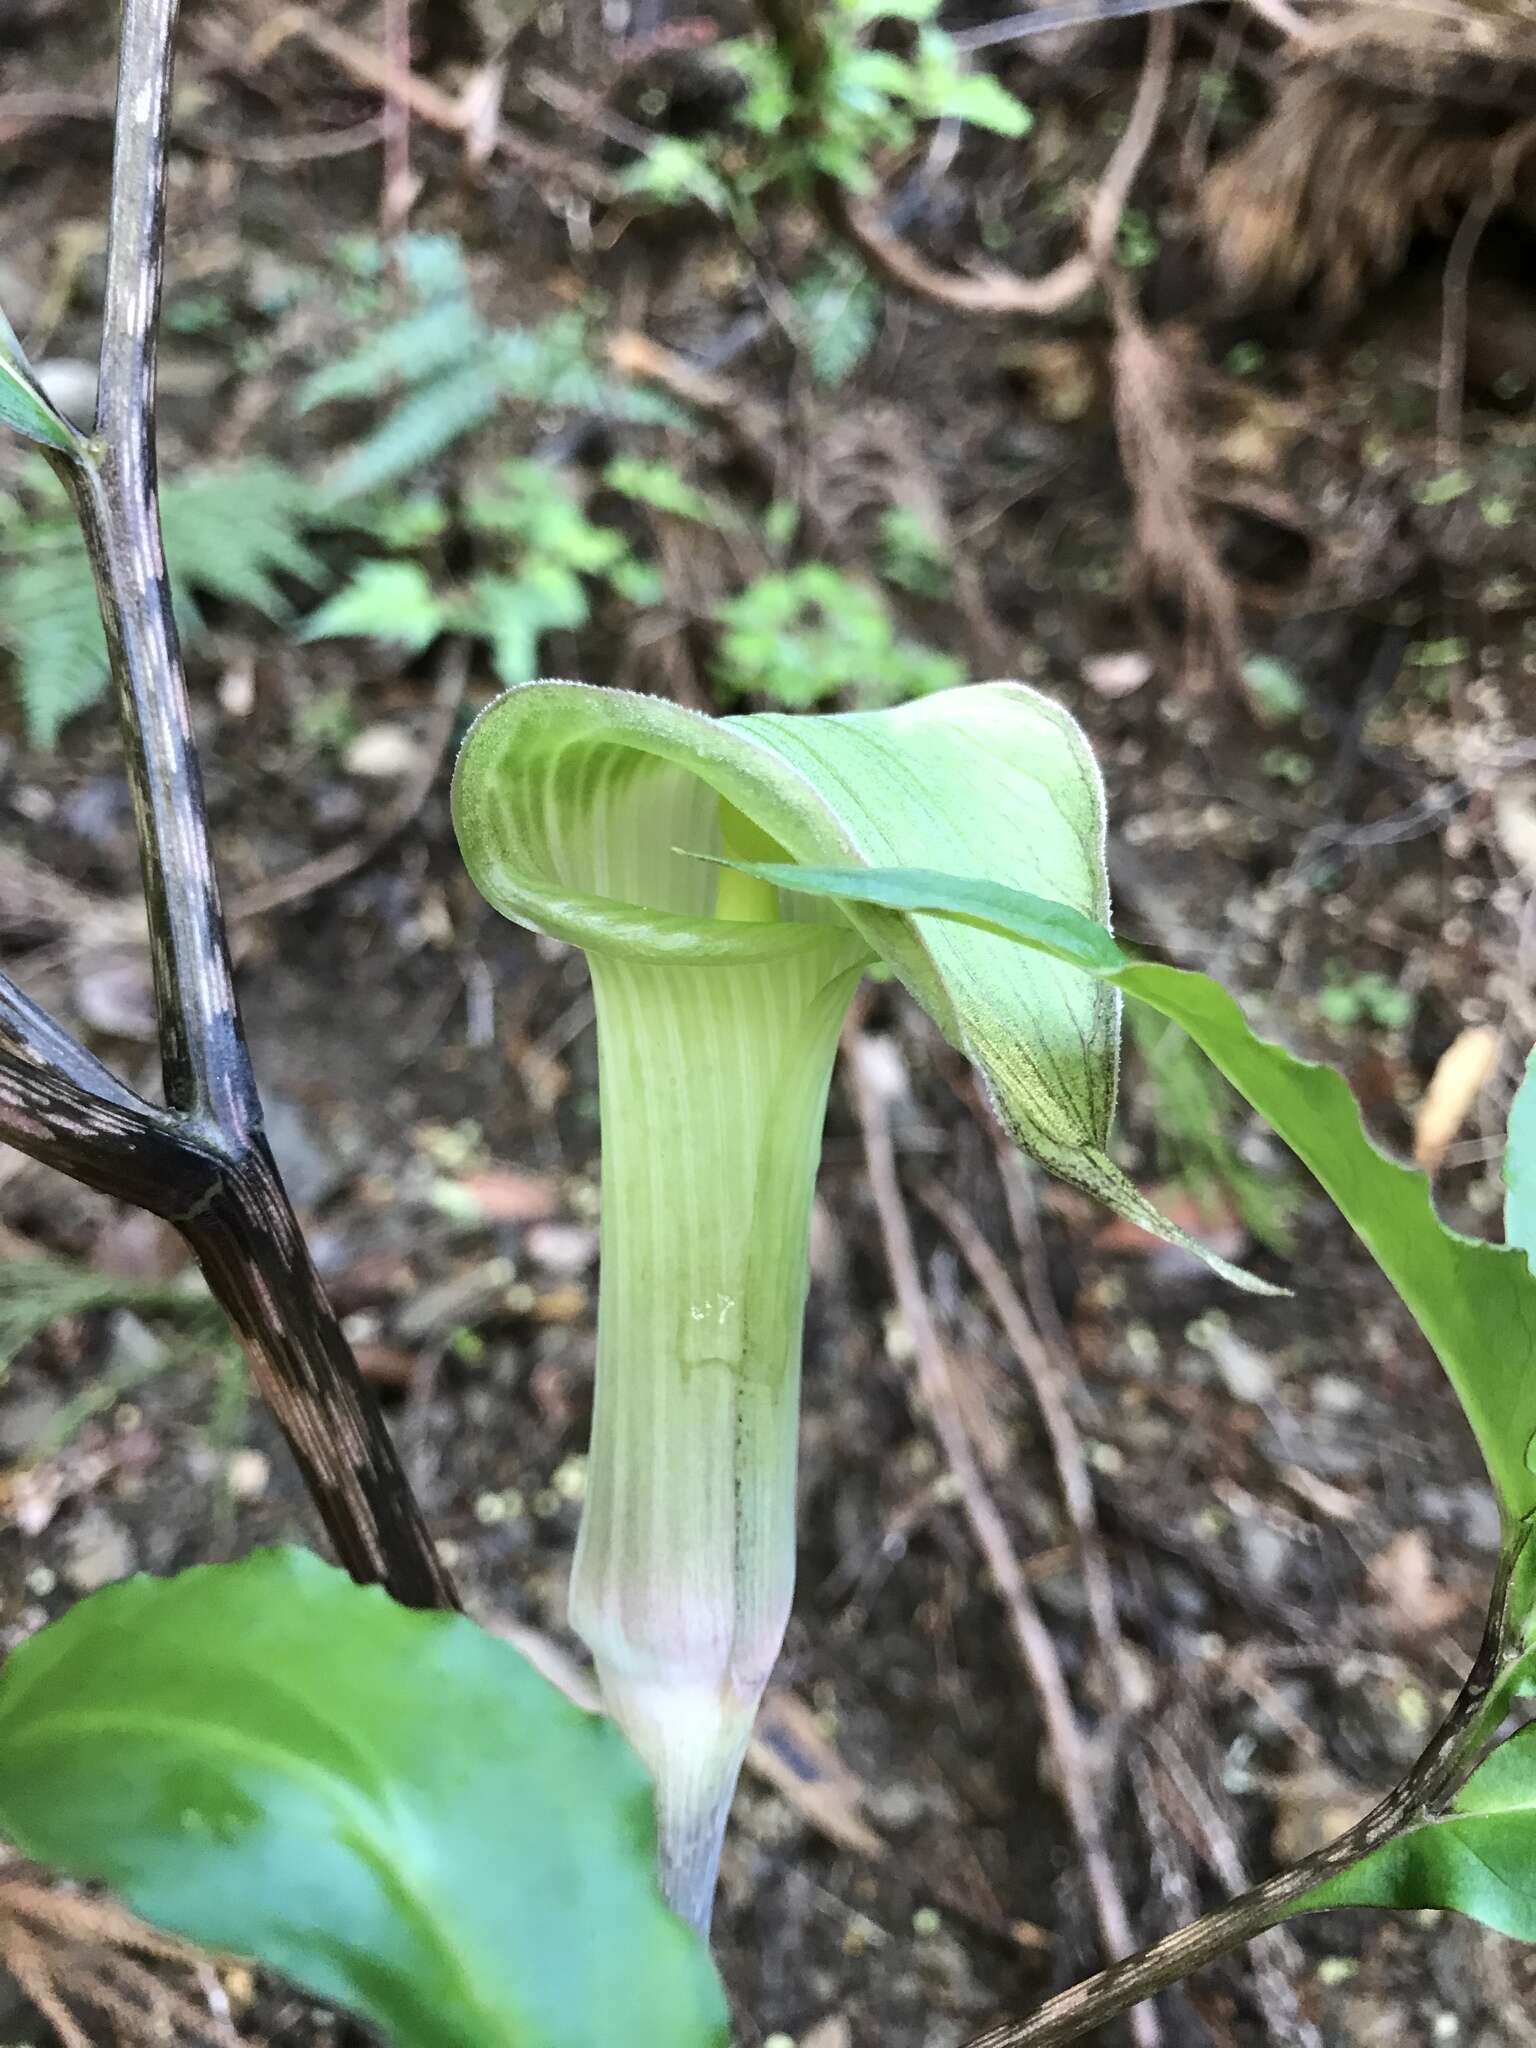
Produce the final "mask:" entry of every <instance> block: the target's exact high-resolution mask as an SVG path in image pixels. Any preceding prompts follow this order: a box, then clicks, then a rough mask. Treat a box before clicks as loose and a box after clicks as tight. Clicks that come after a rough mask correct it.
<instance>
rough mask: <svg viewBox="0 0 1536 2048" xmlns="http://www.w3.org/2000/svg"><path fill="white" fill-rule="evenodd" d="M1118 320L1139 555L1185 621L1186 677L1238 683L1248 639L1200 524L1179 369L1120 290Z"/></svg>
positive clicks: (1155, 594)
mask: <svg viewBox="0 0 1536 2048" xmlns="http://www.w3.org/2000/svg"><path fill="white" fill-rule="evenodd" d="M1110 303H1111V307H1112V310H1113V313H1114V319H1115V348H1114V357H1113V362H1114V375H1115V428H1116V432H1117V433H1118V435H1119V439H1120V460H1121V462H1122V464H1123V465H1124V468H1125V475H1126V481H1127V483H1128V484H1129V485H1130V488H1131V494H1132V497H1133V499H1134V501H1135V507H1136V513H1135V528H1136V552H1137V556H1138V558H1139V563H1140V568H1141V572H1142V575H1143V578H1144V580H1145V583H1146V586H1147V589H1146V595H1147V597H1148V599H1149V600H1151V608H1153V609H1155V607H1156V601H1157V600H1158V599H1163V600H1165V601H1166V600H1168V599H1172V600H1173V602H1174V603H1175V604H1176V605H1177V607H1178V611H1179V613H1180V614H1181V617H1182V643H1183V644H1182V661H1183V668H1184V674H1185V679H1186V681H1188V682H1189V683H1190V685H1191V686H1192V687H1194V688H1196V689H1202V688H1209V687H1210V685H1211V684H1212V683H1214V682H1216V681H1218V680H1220V679H1223V678H1227V677H1232V676H1235V675H1236V674H1237V673H1238V671H1239V670H1240V669H1241V667H1242V659H1243V636H1242V623H1241V619H1240V617H1239V612H1238V603H1237V592H1236V588H1235V586H1234V585H1233V582H1232V579H1231V577H1230V576H1229V575H1228V574H1227V572H1226V570H1225V569H1224V568H1223V567H1222V565H1221V563H1220V561H1219V560H1218V559H1217V556H1216V551H1215V548H1214V547H1213V546H1212V544H1211V540H1210V537H1209V535H1208V534H1207V532H1206V531H1205V528H1204V526H1203V525H1202V523H1201V520H1200V516H1199V512H1198V506H1199V502H1200V499H1199V492H1198V488H1197V485H1196V478H1195V452H1194V442H1193V438H1192V435H1191V432H1190V428H1189V424H1188V420H1187V418H1186V414H1185V402H1184V394H1183V390H1182V387H1181V380H1180V376H1179V368H1178V364H1177V362H1176V361H1175V360H1174V358H1173V356H1172V355H1171V354H1170V353H1169V350H1168V348H1167V347H1166V345H1165V344H1164V343H1163V342H1162V341H1160V340H1159V339H1158V338H1157V337H1156V336H1154V335H1153V334H1152V332H1151V331H1150V329H1149V328H1148V327H1147V326H1146V324H1145V323H1144V322H1143V321H1142V319H1141V317H1140V315H1139V314H1138V313H1137V312H1136V310H1135V308H1134V307H1133V306H1132V304H1131V301H1130V296H1129V294H1128V293H1127V292H1126V291H1125V290H1124V289H1123V288H1120V287H1117V288H1115V289H1113V290H1112V291H1111V294H1110Z"/></svg>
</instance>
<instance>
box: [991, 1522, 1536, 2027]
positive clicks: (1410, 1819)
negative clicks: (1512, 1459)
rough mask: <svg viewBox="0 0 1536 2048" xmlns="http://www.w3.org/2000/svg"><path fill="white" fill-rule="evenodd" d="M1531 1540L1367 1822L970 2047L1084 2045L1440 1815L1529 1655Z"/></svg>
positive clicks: (1503, 1570) (1510, 1548)
mask: <svg viewBox="0 0 1536 2048" xmlns="http://www.w3.org/2000/svg"><path fill="white" fill-rule="evenodd" d="M1529 1537H1530V1524H1529V1522H1523V1523H1521V1524H1520V1526H1519V1527H1518V1528H1517V1529H1516V1530H1515V1531H1514V1533H1513V1534H1512V1536H1511V1537H1510V1539H1509V1541H1508V1542H1507V1543H1506V1546H1505V1549H1504V1553H1503V1556H1502V1557H1501V1559H1500V1564H1499V1573H1498V1577H1497V1579H1496V1581H1495V1583H1494V1589H1493V1595H1492V1598H1491V1601H1490V1603H1489V1609H1488V1622H1487V1627H1486V1628H1485V1630H1484V1633H1483V1641H1482V1646H1481V1648H1480V1649H1479V1651H1478V1654H1477V1660H1476V1662H1475V1663H1474V1664H1473V1666H1472V1669H1471V1671H1470V1672H1469V1674H1468V1676H1467V1681H1466V1684H1465V1685H1464V1686H1463V1687H1462V1689H1461V1692H1460V1694H1459V1695H1458V1696H1457V1700H1456V1704H1455V1705H1454V1706H1453V1707H1452V1708H1451V1710H1450V1712H1449V1713H1448V1714H1447V1715H1446V1717H1445V1720H1444V1721H1443V1722H1442V1723H1441V1725H1440V1727H1439V1728H1438V1729H1437V1730H1436V1731H1435V1734H1434V1735H1433V1736H1432V1738H1431V1739H1430V1742H1429V1744H1428V1746H1427V1747H1426V1748H1425V1750H1424V1752H1423V1754H1422V1755H1421V1756H1420V1757H1419V1759H1418V1761H1417V1763H1415V1764H1414V1766H1413V1768H1412V1770H1410V1771H1409V1773H1408V1775H1407V1776H1406V1777H1405V1778H1404V1779H1403V1781H1402V1783H1401V1784H1399V1785H1396V1786H1394V1787H1393V1789H1392V1790H1391V1791H1390V1792H1389V1793H1388V1794H1387V1796H1386V1797H1385V1799H1383V1800H1381V1801H1380V1802H1379V1804H1377V1805H1376V1806H1374V1807H1372V1809H1371V1811H1370V1812H1369V1813H1368V1814H1366V1816H1365V1818H1364V1819H1363V1820H1360V1821H1357V1822H1356V1823H1355V1825H1354V1826H1353V1827H1352V1828H1350V1829H1348V1830H1347V1831H1346V1832H1345V1833H1344V1834H1342V1835H1340V1836H1339V1838H1338V1840H1337V1841H1334V1842H1329V1843H1328V1844H1327V1845H1326V1846H1325V1847H1324V1848H1322V1849H1319V1850H1318V1851H1317V1852H1316V1853H1315V1854H1314V1855H1311V1856H1308V1857H1305V1858H1304V1859H1303V1860H1302V1861H1301V1862H1300V1863H1296V1864H1293V1865H1292V1866H1291V1867H1290V1868H1289V1869H1288V1870H1280V1871H1277V1872H1276V1873H1275V1875H1274V1876H1273V1877H1267V1878H1265V1880H1264V1881H1263V1883H1262V1884H1258V1885H1255V1886H1254V1887H1253V1889H1252V1890H1251V1891H1247V1892H1244V1893H1243V1894H1242V1896H1241V1897H1240V1898H1236V1899H1230V1900H1228V1902H1227V1903H1226V1904H1225V1905H1223V1906H1218V1907H1216V1909H1215V1910H1214V1911H1213V1912H1210V1913H1207V1914H1205V1915H1204V1916H1203V1917H1202V1918H1201V1919H1199V1920H1195V1921H1192V1922H1191V1923H1190V1925H1189V1926H1187V1927H1180V1928H1176V1929H1175V1930H1174V1932H1173V1933H1172V1934H1169V1935H1165V1936H1164V1938H1163V1939H1162V1940H1161V1941H1155V1942H1153V1943H1152V1944H1151V1946H1150V1947H1149V1948H1144V1949H1143V1950H1142V1951H1141V1952H1140V1954H1138V1955H1134V1956H1128V1957H1127V1958H1126V1959H1125V1960H1124V1961H1123V1962H1119V1963H1112V1964H1111V1965H1110V1967H1109V1968H1108V1969H1107V1970H1100V1971H1099V1972H1098V1973H1097V1975H1095V1976H1092V1977H1085V1978H1084V1979H1083V1981H1082V1983H1080V1984H1074V1985H1073V1986H1072V1988H1071V1990H1070V1991H1063V1992H1061V1993H1060V1994H1059V1995H1058V1996H1057V1997H1055V1998H1052V1999H1049V2000H1047V2002H1046V2003H1045V2004H1044V2005H1042V2006H1041V2007H1040V2009H1039V2010H1038V2011H1037V2012H1035V2013H1032V2014H1031V2015H1030V2016H1029V2018H1028V2019H1023V2020H1006V2021H1004V2023H1003V2024H1002V2025H1001V2026H998V2027H992V2028H989V2029H988V2031H987V2032H986V2033H984V2034H978V2035H976V2036H975V2037H974V2039H972V2040H971V2041H968V2042H967V2043H966V2048H1063V2044H1065V2043H1066V2042H1069V2041H1077V2040H1081V2039H1082V2037H1083V2036H1084V2035H1085V2034H1090V2033H1092V2032H1093V2031H1094V2029H1095V2028H1097V2027H1101V2026H1103V2025H1105V2024H1106V2023H1107V2022H1108V2021H1109V2020H1112V2019H1114V2018H1115V2017H1116V2016H1117V2015H1118V2014H1120V2013H1122V2012H1125V2011H1126V2010H1127V2009H1128V2008H1129V2007H1131V2006H1133V2005H1136V2004H1138V2003H1139V2002H1140V2001H1141V2000H1142V1999H1144V1998H1150V1997H1151V1996H1152V1995H1153V1994H1154V1993H1155V1992H1158V1991H1162V1990H1165V1989H1166V1988H1167V1986H1168V1985H1170V1984H1175V1983H1177V1982H1178V1981H1179V1979H1180V1978H1182V1977H1187V1976H1188V1975H1189V1974H1190V1973H1191V1972H1192V1971H1194V1970H1198V1969H1201V1968H1202V1967H1203V1966H1204V1965H1205V1964H1206V1963H1211V1962H1214V1961H1215V1960H1216V1959H1217V1957H1218V1956H1224V1955H1226V1954H1228V1953H1229V1951H1230V1950H1232V1949H1235V1948H1240V1947H1241V1946H1242V1944H1243V1943H1244V1942H1246V1941H1251V1940H1252V1939H1253V1938H1254V1936H1255V1935H1257V1934H1265V1933H1267V1932H1268V1931H1269V1929H1270V1928H1272V1927H1277V1926H1278V1925H1279V1924H1280V1922H1281V1921H1283V1920H1287V1919H1289V1918H1290V1917H1291V1915H1292V1914H1293V1913H1294V1912H1295V1910H1296V1908H1297V1907H1298V1906H1299V1905H1300V1903H1301V1901H1302V1900H1303V1899H1304V1898H1305V1897H1306V1896H1307V1894H1308V1893H1309V1892H1313V1891H1316V1890H1317V1888H1318V1887H1319V1886H1320V1885H1322V1884H1324V1883H1326V1881H1327V1880H1328V1879H1329V1878H1330V1877H1336V1876H1338V1874H1339V1873H1340V1872H1341V1871H1344V1870H1347V1869H1348V1868H1349V1867H1350V1865H1351V1864H1354V1863H1358V1862H1359V1861H1360V1860H1361V1858H1362V1857H1365V1856H1369V1855H1370V1854H1371V1853H1372V1851H1373V1850H1376V1849H1380V1848H1382V1847H1383V1846H1384V1845H1385V1844H1386V1843H1388V1842H1390V1841H1392V1840H1393V1839H1394V1838H1395V1837H1396V1836H1398V1835H1401V1834H1403V1833H1405V1832H1406V1831H1407V1830H1408V1829H1409V1828H1411V1827H1417V1826H1419V1825H1420V1824H1421V1823H1422V1822H1425V1821H1431V1820H1434V1819H1436V1818H1438V1817H1439V1816H1440V1815H1442V1814H1443V1813H1444V1812H1445V1810H1446V1809H1447V1807H1448V1806H1449V1805H1450V1803H1451V1801H1452V1800H1453V1799H1454V1798H1455V1796H1456V1794H1457V1793H1458V1792H1459V1791H1460V1790H1461V1788H1462V1786H1463V1785H1464V1784H1465V1783H1466V1781H1467V1779H1468V1778H1469V1777H1470V1776H1471V1774H1472V1772H1473V1771H1474V1770H1475V1769H1476V1767H1477V1765H1478V1763H1479V1761H1480V1760H1481V1758H1482V1756H1483V1753H1484V1751H1485V1750H1486V1748H1487V1745H1488V1741H1489V1738H1490V1737H1491V1736H1492V1735H1493V1734H1494V1732H1495V1730H1496V1729H1497V1726H1498V1723H1499V1721H1500V1720H1502V1718H1503V1716H1504V1713H1505V1711H1506V1709H1507V1705H1508V1700H1509V1694H1510V1686H1509V1683H1508V1681H1509V1679H1510V1676H1511V1674H1512V1672H1513V1670H1514V1667H1515V1666H1516V1664H1518V1663H1519V1662H1520V1661H1521V1659H1522V1657H1523V1656H1524V1655H1525V1654H1526V1645H1525V1642H1524V1639H1523V1635H1522V1632H1521V1629H1520V1626H1519V1624H1518V1622H1517V1619H1516V1617H1517V1614H1518V1613H1519V1612H1522V1611H1524V1607H1525V1599H1524V1595H1523V1594H1522V1595H1521V1597H1520V1598H1518V1599H1517V1598H1514V1597H1512V1595H1513V1593H1514V1590H1515V1581H1516V1577H1517V1573H1518V1570H1519V1567H1520V1565H1521V1562H1522V1559H1523V1557H1524V1554H1525V1550H1526V1545H1527V1542H1528V1540H1529Z"/></svg>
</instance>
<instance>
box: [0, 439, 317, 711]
mask: <svg viewBox="0 0 1536 2048" xmlns="http://www.w3.org/2000/svg"><path fill="white" fill-rule="evenodd" d="M311 495H312V493H311V491H310V488H309V486H307V485H306V484H305V482H304V479H303V478H302V477H300V476H298V475H297V474H295V473H294V472H293V471H292V470H286V469H283V468H282V467H281V466H280V465H278V464H277V463H270V462H247V463H240V464H238V465H236V466H235V467H233V468H231V469H223V470H204V471H194V472H193V473H192V474H191V475H189V476H185V477H180V478H177V479H175V480H174V481H172V482H171V483H168V484H167V485H166V487H165V490H164V493H163V495H162V508H161V509H162V517H163V520H164V524H165V551H166V560H167V562H168V564H169V567H170V572H171V588H172V592H173V595H174V597H175V601H176V610H177V615H178V618H179V620H180V623H181V626H182V629H183V631H184V632H185V633H186V635H187V636H188V638H189V639H190V638H192V637H193V636H194V635H195V634H196V632H197V631H198V629H199V627H200V625H201V619H200V617H199V614H198V610H197V604H196V600H195V597H194V595H193V593H194V592H195V591H198V590H202V591H209V592H211V593H213V595H215V596H218V597H223V598H227V599H229V600H231V601H232V602H236V603H240V604H247V605H249V606H250V607H251V608H252V610H254V611H257V612H259V613H261V615H262V616H263V617H264V618H267V619H273V620H278V619H283V618H286V617H287V615H288V610H289V607H288V604H287V601H286V599H285V598H284V597H283V594H282V591H281V590H280V589H279V587H278V585H277V582H276V580H275V579H276V578H277V577H278V576H291V577H292V578H294V580H295V581H297V582H301V583H315V582H317V581H319V579H320V576H321V573H322V571H321V565H320V563H319V562H318V561H317V559H316V558H315V556H314V555H312V554H311V553H310V551H309V549H308V548H307V547H306V546H305V545H304V542H303V540H302V538H301V535H302V532H303V529H304V526H305V524H306V522H307V521H309V520H310V514H309V512H308V510H307V500H308V499H309V498H310V497H311ZM38 500H41V503H39V502H38ZM57 502H58V499H57V494H56V493H55V492H54V491H53V489H52V487H51V485H50V486H49V487H48V488H47V490H46V492H45V490H44V489H43V488H42V487H36V488H35V489H34V493H33V504H32V516H31V517H30V518H23V517H17V518H11V519H9V520H7V521H6V523H5V526H4V530H3V531H0V647H3V648H4V649H5V650H6V652H7V653H8V654H9V655H10V657H11V660H12V662H13V664H14V676H15V685H16V691H17V695H18V696H19V698H20V700H21V707H22V713H23V717H24V719H25V723H26V728H27V736H28V738H29V739H30V740H31V741H32V743H33V744H34V745H36V746H41V747H51V746H53V745H54V744H55V743H56V741H57V739H58V736H59V732H60V730H61V728H62V727H63V726H64V724H65V723H66V721H67V720H69V719H70V718H72V717H73V716H74V715H75V713H76V712H77V711H83V710H84V709H85V708H86V707H87V705H89V704H92V703H94V702H95V700H96V699H97V697H99V696H100V694H101V692H102V691H103V689H104V688H105V687H106V682H107V644H106V640H105V638H104V636H103V634H102V630H101V620H100V617H99V615H98V613H97V609H96V592H95V586H94V584H93V582H92V578H91V570H90V564H89V562H88V560H87V558H86V553H85V547H84V544H83V543H82V541H81V539H80V536H79V534H78V533H77V532H76V530H75V527H74V524H73V522H72V521H71V520H68V519H66V518H63V517H61V516H59V515H57V514H56V513H55V512H54V511H53V505H54V504H56V503H57Z"/></svg>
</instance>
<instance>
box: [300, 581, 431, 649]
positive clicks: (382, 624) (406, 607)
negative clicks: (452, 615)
mask: <svg viewBox="0 0 1536 2048" xmlns="http://www.w3.org/2000/svg"><path fill="white" fill-rule="evenodd" d="M448 620H449V607H448V606H447V605H446V604H445V603H444V602H443V600H442V599H441V598H440V597H439V596H438V594H437V592H436V591H435V590H434V589H433V587H432V583H431V580H430V578H429V577H428V575H427V572H426V570H425V569H423V568H422V566H421V564H420V563H419V562H364V563H362V564H361V566H360V567H358V568H356V569H354V570H353V572H352V575H351V577H350V578H349V580H348V581H347V582H346V583H345V584H344V585H343V587H342V588H341V589H340V590H338V591H337V593H336V595H335V596H334V597H333V598H331V599H330V600H329V601H328V602H327V603H325V604H323V605H321V607H320V609H319V611H317V612H314V613H312V614H311V616H310V617H309V618H307V619H306V620H305V621H304V624H303V626H302V627H301V628H300V631H299V638H300V639H301V640H342V639H347V638H349V637H350V636H352V635H356V636H357V637H358V638H359V639H367V640H384V641H387V642H389V643H390V644H391V645H393V646H398V647H408V648H409V649H410V650H411V651H412V653H414V654H419V653H420V652H421V650H422V649H423V648H424V647H430V646H431V644H432V642H433V641H434V640H435V639H436V638H437V636H438V634H439V633H441V632H442V630H443V628H444V627H445V626H446V625H447V624H448Z"/></svg>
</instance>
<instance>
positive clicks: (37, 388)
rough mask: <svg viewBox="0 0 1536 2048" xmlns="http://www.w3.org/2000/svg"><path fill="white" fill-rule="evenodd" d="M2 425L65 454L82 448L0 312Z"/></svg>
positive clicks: (0, 407)
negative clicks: (58, 449) (45, 390)
mask: <svg viewBox="0 0 1536 2048" xmlns="http://www.w3.org/2000/svg"><path fill="white" fill-rule="evenodd" d="M0 422H3V423H4V425H6V426H8V427H14V428H15V429H16V431H17V433H19V434H25V435H26V437H27V439H28V440H29V441H40V442H41V443H42V444H43V446H44V447H45V448H61V449H63V450H64V451H65V453H66V454H69V453H72V452H73V451H74V450H76V449H77V448H78V447H79V445H80V436H79V435H78V434H77V433H76V432H75V430H74V428H73V427H72V426H71V425H70V424H69V421H68V420H67V419H65V417H64V415H63V414H62V413H61V412H60V411H59V410H58V408H57V407H56V406H55V405H54V403H53V401H52V400H51V399H50V398H48V397H47V396H46V395H45V393H44V391H43V388H42V386H41V385H40V384H39V383H38V381H37V378H36V377H35V376H34V375H33V372H32V365H31V364H30V363H29V362H28V361H27V358H26V356H25V354H24V353H23V351H22V346H21V343H20V342H19V341H18V340H17V339H16V330H15V329H14V328H13V327H12V325H11V323H10V321H9V320H7V319H6V317H5V315H4V313H0Z"/></svg>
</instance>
